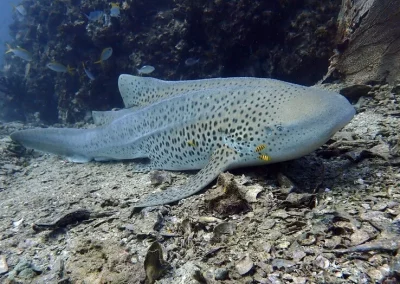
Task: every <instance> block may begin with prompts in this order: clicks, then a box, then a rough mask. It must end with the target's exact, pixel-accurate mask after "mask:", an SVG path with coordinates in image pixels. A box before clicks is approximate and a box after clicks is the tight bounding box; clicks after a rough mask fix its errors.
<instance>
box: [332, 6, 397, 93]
mask: <svg viewBox="0 0 400 284" xmlns="http://www.w3.org/2000/svg"><path fill="white" fill-rule="evenodd" d="M343 3H346V4H344V5H342V8H341V12H340V14H339V15H340V16H339V27H338V34H337V41H338V49H339V52H338V53H337V55H336V56H335V57H334V58H333V59H332V60H331V66H330V68H329V70H330V72H329V73H330V74H333V73H334V72H333V70H335V71H338V72H339V74H341V75H342V76H343V77H344V78H345V80H346V81H347V82H349V83H352V84H360V83H361V84H363V83H364V84H365V83H368V82H371V81H375V82H382V81H387V82H389V83H395V81H396V79H397V78H399V74H400V69H399V68H398V66H399V64H400V51H399V49H398V46H399V44H400V30H399V29H398V26H399V24H400V19H399V17H398V11H399V8H400V2H399V1H397V0H355V1H345V2H343ZM343 77H342V78H343ZM364 92H365V90H364Z"/></svg>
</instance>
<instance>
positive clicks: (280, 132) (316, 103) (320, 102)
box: [266, 88, 355, 162]
mask: <svg viewBox="0 0 400 284" xmlns="http://www.w3.org/2000/svg"><path fill="white" fill-rule="evenodd" d="M298 91H299V93H298V94H296V95H294V96H290V97H289V98H288V99H287V101H286V102H285V104H282V105H281V106H280V107H279V113H278V114H277V115H278V117H279V118H278V119H277V121H278V123H276V124H274V125H272V126H271V125H270V126H267V127H266V131H267V133H268V132H269V133H270V134H271V135H272V136H274V140H275V141H277V145H276V147H274V149H275V150H274V151H273V153H271V158H272V160H274V157H273V156H275V157H276V158H275V160H274V161H275V162H276V161H284V160H290V159H294V158H298V157H301V156H303V155H306V154H308V153H310V152H312V151H314V150H316V149H317V148H318V147H320V146H321V145H323V144H324V143H325V142H327V141H328V140H329V138H330V137H332V135H333V134H335V133H336V132H337V131H338V130H340V129H341V128H343V127H344V126H345V125H346V124H347V123H349V122H350V120H351V119H352V118H353V116H354V115H355V110H354V108H353V106H352V105H351V104H350V103H349V102H348V101H347V99H346V98H345V97H343V96H342V95H340V94H337V93H334V92H330V91H324V90H318V89H314V88H304V89H303V90H298ZM278 143H279V144H278Z"/></svg>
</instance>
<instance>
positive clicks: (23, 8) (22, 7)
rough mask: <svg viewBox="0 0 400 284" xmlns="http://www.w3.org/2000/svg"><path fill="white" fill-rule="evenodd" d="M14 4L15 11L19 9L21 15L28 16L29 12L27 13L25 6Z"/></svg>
mask: <svg viewBox="0 0 400 284" xmlns="http://www.w3.org/2000/svg"><path fill="white" fill-rule="evenodd" d="M12 6H13V9H14V10H15V11H17V12H18V13H19V14H20V15H21V16H26V14H27V13H26V10H25V7H24V6H23V5H18V6H14V5H12Z"/></svg>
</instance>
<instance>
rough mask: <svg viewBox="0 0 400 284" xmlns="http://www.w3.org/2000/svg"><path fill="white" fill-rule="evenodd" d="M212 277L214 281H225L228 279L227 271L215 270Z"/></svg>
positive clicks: (223, 269)
mask: <svg viewBox="0 0 400 284" xmlns="http://www.w3.org/2000/svg"><path fill="white" fill-rule="evenodd" d="M214 275H215V277H214V278H215V280H225V279H227V278H228V270H227V269H226V268H217V269H216V270H215V272H214Z"/></svg>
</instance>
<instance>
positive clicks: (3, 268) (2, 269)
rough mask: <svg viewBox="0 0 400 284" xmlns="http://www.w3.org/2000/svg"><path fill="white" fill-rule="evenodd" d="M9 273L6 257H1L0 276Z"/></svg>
mask: <svg viewBox="0 0 400 284" xmlns="http://www.w3.org/2000/svg"><path fill="white" fill-rule="evenodd" d="M6 272H8V265H7V260H6V257H5V256H4V255H0V274H3V273H6Z"/></svg>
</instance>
